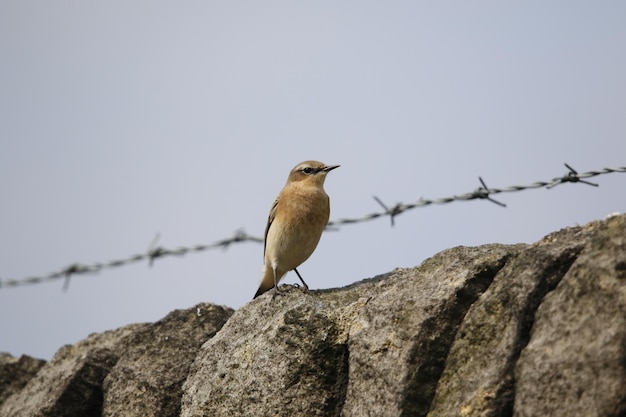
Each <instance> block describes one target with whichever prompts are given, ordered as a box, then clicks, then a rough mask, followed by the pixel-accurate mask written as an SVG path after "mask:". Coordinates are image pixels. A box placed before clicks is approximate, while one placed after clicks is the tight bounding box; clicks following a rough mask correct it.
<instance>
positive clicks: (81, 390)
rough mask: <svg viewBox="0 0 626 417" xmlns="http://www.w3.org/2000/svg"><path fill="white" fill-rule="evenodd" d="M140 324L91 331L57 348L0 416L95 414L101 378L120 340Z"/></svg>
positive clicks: (120, 347) (99, 402)
mask: <svg viewBox="0 0 626 417" xmlns="http://www.w3.org/2000/svg"><path fill="white" fill-rule="evenodd" d="M141 327H142V325H140V324H134V325H130V326H126V327H122V328H120V329H117V330H114V331H108V332H104V333H99V334H93V335H91V336H89V337H88V338H87V339H85V340H83V341H81V342H79V343H77V344H75V345H66V346H64V347H62V348H61V349H59V351H58V352H57V353H56V354H55V355H54V357H53V358H52V359H51V360H50V362H48V363H46V364H45V365H44V366H43V367H42V368H41V369H40V370H39V372H38V373H37V375H36V376H35V377H34V378H32V379H31V380H30V381H29V382H28V384H26V386H25V387H24V388H23V389H22V390H21V391H20V392H18V393H16V394H14V395H12V396H11V397H9V398H8V399H7V400H6V401H5V402H4V403H3V404H2V407H0V416H2V417H9V416H10V417H32V416H41V417H48V416H50V417H53V416H54V417H65V416H67V417H70V416H84V417H90V416H99V415H100V414H99V413H100V410H101V409H102V389H101V386H102V381H103V380H104V377H105V376H106V375H107V373H108V372H109V371H110V370H111V368H112V367H113V365H114V364H115V362H116V361H117V357H118V356H119V354H120V353H121V351H122V350H123V341H124V339H125V338H126V337H128V336H129V335H130V334H132V333H133V332H134V331H136V330H138V329H139V328H141Z"/></svg>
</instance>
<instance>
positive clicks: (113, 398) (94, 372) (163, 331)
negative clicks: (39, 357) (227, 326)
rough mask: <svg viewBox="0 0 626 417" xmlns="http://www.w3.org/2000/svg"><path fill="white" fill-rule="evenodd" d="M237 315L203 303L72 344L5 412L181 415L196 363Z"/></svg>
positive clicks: (15, 415) (7, 415)
mask: <svg viewBox="0 0 626 417" xmlns="http://www.w3.org/2000/svg"><path fill="white" fill-rule="evenodd" d="M232 312H233V310H232V309H229V308H224V307H218V306H214V305H211V304H199V305H197V306H195V307H193V308H190V309H188V310H177V311H174V312H172V313H170V314H169V315H167V316H166V317H165V318H164V319H162V320H160V321H158V322H156V323H154V324H134V325H130V326H126V327H122V328H120V329H118V330H114V331H108V332H104V333H100V334H94V335H91V336H89V337H88V338H87V339H85V340H83V341H81V342H79V343H77V344H75V345H67V346H64V347H62V348H61V349H60V350H59V351H58V352H57V353H56V354H55V355H54V357H53V358H52V360H50V362H48V363H47V364H46V365H45V366H44V367H43V368H42V369H41V370H40V371H39V373H38V374H37V376H36V377H34V378H32V379H31V380H30V381H29V383H28V384H27V385H26V387H25V388H24V389H23V390H22V391H20V392H19V393H17V394H15V395H13V396H11V397H9V398H8V399H7V400H6V402H5V403H4V404H3V405H2V407H0V417H22V416H23V417H26V416H29V417H31V416H38V417H47V416H50V417H65V416H67V417H70V416H72V417H73V416H76V417H90V416H94V417H95V416H98V417H100V416H113V415H115V416H142V417H143V416H164V417H166V416H176V415H178V412H179V408H180V398H181V386H182V383H183V382H184V380H185V378H186V376H187V370H188V368H189V365H190V364H191V362H192V360H193V358H194V357H195V355H196V353H197V351H198V350H199V348H200V346H201V345H202V343H204V342H205V341H206V340H207V339H209V338H210V337H212V336H213V335H214V334H215V333H216V332H217V330H219V328H220V327H221V326H222V325H223V324H224V323H225V322H226V320H227V319H228V317H230V315H231V314H232Z"/></svg>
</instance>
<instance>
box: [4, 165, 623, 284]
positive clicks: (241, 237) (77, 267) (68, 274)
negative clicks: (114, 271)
mask: <svg viewBox="0 0 626 417" xmlns="http://www.w3.org/2000/svg"><path fill="white" fill-rule="evenodd" d="M565 166H566V167H567V169H568V170H569V172H568V173H567V174H565V175H564V176H562V177H557V178H554V179H552V180H551V181H536V182H534V183H531V184H528V185H512V186H510V187H505V188H489V187H487V184H485V181H484V180H483V179H482V177H478V180H479V181H480V184H481V187H479V188H478V189H476V190H474V191H473V192H470V193H467V194H462V195H459V196H456V195H454V196H451V197H441V198H434V199H424V198H420V199H419V200H418V201H416V202H414V203H409V204H403V203H398V204H396V205H395V206H393V207H391V208H390V207H387V205H386V204H385V203H383V202H382V200H381V199H379V198H378V197H376V196H374V200H376V202H377V203H378V204H380V206H381V207H382V208H383V209H384V211H383V212H375V213H370V214H366V215H364V216H361V217H356V218H349V219H338V220H332V221H330V222H328V225H327V230H329V228H332V229H334V230H337V229H338V228H339V227H340V226H342V225H347V224H355V223H363V222H367V221H370V220H374V219H377V218H379V217H383V216H389V217H390V219H391V226H394V220H395V217H396V216H397V215H399V214H401V213H404V212H405V211H407V210H411V209H414V208H418V207H426V206H429V205H431V204H448V203H452V202H455V201H468V200H475V199H485V200H489V201H491V202H492V203H495V204H497V205H499V206H501V207H506V204H504V203H501V202H499V201H497V200H494V199H493V198H491V196H492V195H493V194H499V193H510V192H517V191H524V190H530V189H535V188H543V187H545V188H547V189H551V188H553V187H555V186H557V185H559V184H563V183H565V182H581V183H583V184H588V185H591V186H594V187H597V186H598V184H596V183H592V182H589V181H585V180H584V178H590V177H595V176H598V175H605V174H611V173H615V172H621V173H626V167H618V168H603V169H601V170H598V171H589V172H584V173H581V174H579V173H578V172H577V171H576V170H575V169H574V168H572V167H571V166H569V165H568V164H565ZM159 238H160V234H158V233H157V235H156V237H155V239H153V241H152V243H151V244H150V246H149V248H148V251H147V252H146V253H140V254H137V255H133V256H130V257H128V258H124V259H116V260H112V261H109V262H104V263H100V262H98V263H94V264H91V265H82V264H79V263H75V264H72V265H70V266H68V267H66V268H65V269H62V270H61V271H58V272H52V273H49V274H47V275H43V276H31V277H26V278H22V279H2V280H1V281H0V288H8V287H20V286H25V285H29V284H41V283H43V282H48V281H55V280H58V279H64V283H63V290H64V291H66V290H67V289H68V288H69V284H70V280H71V278H73V277H74V276H75V275H80V274H87V273H95V272H99V271H101V270H103V269H111V268H116V267H120V266H125V265H128V264H131V263H136V262H141V261H144V260H148V262H149V263H148V264H149V265H150V266H152V264H153V262H154V260H155V259H157V258H163V257H166V256H182V255H185V254H187V253H189V252H194V253H195V252H204V251H207V250H209V249H217V248H223V249H228V248H229V247H230V245H232V244H233V243H243V242H256V243H263V238H261V237H257V236H251V235H249V234H247V233H246V232H245V231H243V230H242V229H239V230H237V231H236V232H235V233H234V235H233V236H232V237H230V238H227V239H222V240H218V241H216V242H214V243H210V244H203V245H194V246H190V247H179V248H175V249H166V248H163V247H155V245H156V243H157V242H158V240H159Z"/></svg>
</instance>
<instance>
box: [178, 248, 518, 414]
mask: <svg viewBox="0 0 626 417" xmlns="http://www.w3.org/2000/svg"><path fill="white" fill-rule="evenodd" d="M519 249H520V247H518V246H515V247H507V246H499V245H487V246H483V247H480V248H455V249H451V250H448V251H445V252H442V253H440V254H439V255H437V256H435V257H433V258H431V259H430V260H428V261H426V262H424V264H423V265H422V266H421V267H419V268H414V269H403V270H396V271H395V272H393V273H391V274H389V275H388V276H385V277H379V278H378V279H374V280H370V281H367V282H364V283H362V284H360V285H353V286H351V287H350V288H347V289H336V290H331V291H323V292H321V293H318V294H304V293H303V292H302V291H300V290H298V289H291V290H289V291H288V292H287V294H285V295H282V296H278V297H277V298H275V299H273V298H272V294H271V293H270V294H268V295H266V296H263V297H260V298H259V299H257V300H255V301H254V302H252V303H250V304H248V305H247V306H245V307H244V308H242V309H240V310H239V311H237V312H236V313H235V314H234V315H233V317H231V319H230V320H229V321H228V323H226V325H225V326H224V327H223V328H222V330H221V331H220V332H219V333H218V334H217V335H216V336H215V337H214V338H213V339H211V340H210V341H208V342H207V343H206V344H205V345H204V346H203V347H202V351H201V353H200V354H199V355H198V358H197V359H196V361H195V363H194V365H193V366H192V368H191V371H190V376H189V378H188V380H187V382H186V383H185V385H184V388H183V389H184V396H183V406H182V412H181V416H184V417H192V416H206V415H210V416H231V415H255V416H262V415H273V416H332V415H340V414H341V415H345V416H363V415H377V416H386V415H399V414H400V413H401V412H407V413H409V414H411V415H417V414H412V413H420V412H421V413H423V414H424V413H425V412H426V411H427V410H428V405H429V403H430V399H431V398H432V395H433V393H434V389H435V385H436V382H437V379H438V377H439V375H440V374H441V371H442V369H443V363H444V359H445V353H446V352H447V350H448V347H449V344H450V343H451V341H452V338H453V336H454V333H455V332H456V329H457V327H458V325H459V324H460V322H461V320H462V318H463V316H464V315H465V312H466V311H467V309H468V308H469V307H470V305H471V304H472V303H473V302H474V301H475V300H476V299H477V298H478V297H479V295H480V294H481V293H482V292H483V291H484V290H485V289H486V288H487V287H488V286H489V284H490V283H491V280H492V279H493V277H494V276H495V274H496V272H497V271H498V270H499V269H500V268H501V267H502V266H503V265H504V263H505V262H506V260H507V258H509V257H510V256H512V255H513V254H514V253H516V252H517V251H518V250H519Z"/></svg>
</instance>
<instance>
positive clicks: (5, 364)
mask: <svg viewBox="0 0 626 417" xmlns="http://www.w3.org/2000/svg"><path fill="white" fill-rule="evenodd" d="M45 363H46V361H44V360H41V359H35V358H32V357H30V356H26V355H22V356H20V357H19V358H16V357H14V356H11V355H9V354H8V353H4V352H0V406H1V405H2V403H4V401H5V400H6V399H7V398H9V397H10V396H11V395H13V394H15V393H16V392H19V391H20V390H21V389H22V388H24V386H25V385H26V383H27V382H28V381H30V380H31V378H32V377H34V376H35V374H37V372H38V371H39V370H40V369H41V367H42V366H44V364H45Z"/></svg>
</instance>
